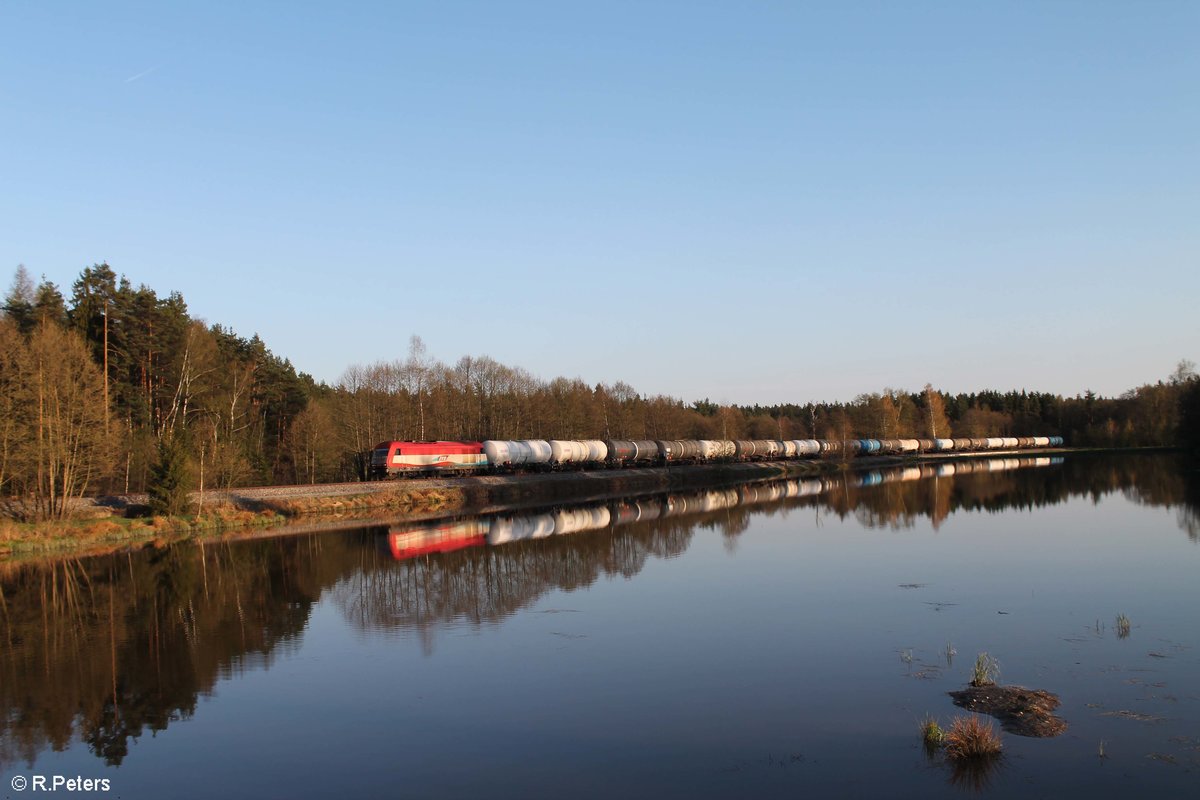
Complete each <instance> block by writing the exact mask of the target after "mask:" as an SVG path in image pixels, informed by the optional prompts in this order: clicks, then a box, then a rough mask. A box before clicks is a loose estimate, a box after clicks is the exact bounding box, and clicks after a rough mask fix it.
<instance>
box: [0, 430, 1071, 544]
mask: <svg viewBox="0 0 1200 800" xmlns="http://www.w3.org/2000/svg"><path fill="white" fill-rule="evenodd" d="M1063 452H1068V451H1067V450H1065V449H1055V450H1047V449H1044V448H1043V449H1038V450H1035V451H1033V450H1031V451H1007V452H990V453H977V454H971V453H959V454H953V455H940V456H938V455H923V456H918V457H889V456H881V457H870V458H859V459H855V460H852V461H849V462H842V461H836V460H815V461H772V462H759V463H747V464H697V465H693V466H684V467H670V468H664V467H654V468H647V469H619V470H596V471H588V472H552V473H532V474H521V475H482V476H472V477H465V478H422V479H416V480H397V481H377V482H370V483H340V484H321V485H312V486H269V487H254V488H246V489H225V490H219V491H211V490H210V491H206V492H203V493H201V492H194V493H193V494H192V498H191V499H192V504H193V508H194V509H195V513H194V514H190V515H187V516H182V517H155V516H151V515H150V514H149V507H148V505H147V503H148V498H147V497H146V496H145V495H122V496H109V497H95V498H88V499H84V500H81V501H79V502H78V504H77V506H76V508H75V509H74V511H75V515H74V518H73V519H71V520H69V521H52V522H43V523H14V522H0V559H4V558H18V557H24V556H29V557H37V556H41V555H47V554H68V553H69V554H72V555H85V554H91V553H101V552H110V551H112V550H114V549H119V548H121V547H126V546H132V545H137V544H143V543H156V544H164V543H167V542H171V541H177V540H179V539H187V538H197V537H205V538H220V539H224V538H245V537H247V536H264V535H281V534H287V533H293V532H308V531H313V530H322V529H338V528H347V527H356V526H359V525H362V524H369V523H377V524H394V523H398V522H403V521H413V520H421V519H433V518H437V517H445V516H451V515H459V514H477V513H488V512H494V511H501V510H505V509H519V508H528V507H534V506H546V505H554V504H560V503H562V504H566V503H582V502H595V501H600V500H607V499H615V498H621V497H630V496H636V495H647V494H655V493H661V492H672V491H686V490H696V489H706V488H717V487H722V486H730V485H735V484H741V483H750V482H756V481H770V480H778V479H781V478H789V477H798V476H804V475H816V474H822V473H830V472H837V471H841V470H859V469H875V468H879V467H885V466H894V465H897V464H919V463H923V462H924V463H928V462H932V461H939V462H940V461H944V460H947V459H969V458H980V457H987V458H995V457H1005V456H1014V455H1050V454H1053V453H1058V454H1061V453H1063ZM1070 452H1079V451H1070Z"/></svg>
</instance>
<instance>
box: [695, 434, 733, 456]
mask: <svg viewBox="0 0 1200 800" xmlns="http://www.w3.org/2000/svg"><path fill="white" fill-rule="evenodd" d="M735 455H737V448H736V447H734V445H733V442H730V441H727V440H723V439H716V440H714V439H703V440H701V441H700V457H701V458H703V459H704V460H705V461H724V460H726V459H730V458H733V457H734V456H735Z"/></svg>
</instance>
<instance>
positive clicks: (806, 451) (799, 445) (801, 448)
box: [792, 439, 821, 458]
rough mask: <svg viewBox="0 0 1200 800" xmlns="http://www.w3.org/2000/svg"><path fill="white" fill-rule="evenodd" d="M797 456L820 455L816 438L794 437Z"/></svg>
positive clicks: (819, 446) (793, 442)
mask: <svg viewBox="0 0 1200 800" xmlns="http://www.w3.org/2000/svg"><path fill="white" fill-rule="evenodd" d="M792 444H794V445H795V446H796V457H797V458H809V457H811V456H819V455H821V443H820V442H819V441H817V440H816V439H794V440H793V441H792Z"/></svg>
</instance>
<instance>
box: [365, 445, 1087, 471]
mask: <svg viewBox="0 0 1200 800" xmlns="http://www.w3.org/2000/svg"><path fill="white" fill-rule="evenodd" d="M1062 443H1063V440H1062V437H1061V436H1020V437H1017V436H1006V437H1002V438H1001V437H994V438H989V439H962V438H959V439H846V440H844V441H833V440H827V439H790V440H789V439H752V440H739V441H714V440H707V439H706V440H687V439H685V440H679V439H669V440H661V441H659V440H654V441H652V440H648V439H647V440H625V439H605V440H600V439H588V440H582V441H576V440H562V439H550V440H545V439H521V440H496V439H489V440H488V441H485V442H395V441H393V442H380V443H379V444H378V445H376V446H375V447H374V449H372V450H371V453H370V456H369V458H368V462H367V463H368V476H369V477H370V478H372V479H380V478H397V477H416V476H425V475H434V474H437V475H469V474H489V473H501V472H537V471H551V470H568V469H572V470H578V469H612V468H620V467H654V466H671V465H682V464H713V463H725V462H737V461H790V460H794V459H801V458H819V457H822V456H826V457H829V456H843V455H844V456H868V455H875V456H878V455H915V454H919V453H965V452H979V451H1000V450H1018V449H1020V450H1026V449H1031V448H1041V447H1058V446H1060V445H1062Z"/></svg>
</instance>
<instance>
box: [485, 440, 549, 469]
mask: <svg viewBox="0 0 1200 800" xmlns="http://www.w3.org/2000/svg"><path fill="white" fill-rule="evenodd" d="M483 454H484V455H485V456H487V459H488V464H489V465H491V466H492V467H493V468H496V467H531V466H536V465H539V464H549V463H550V456H551V451H550V443H549V442H547V441H545V440H544V439H518V440H503V439H489V440H487V441H486V442H484V443H483Z"/></svg>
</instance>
